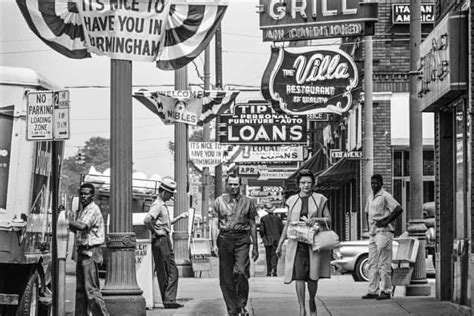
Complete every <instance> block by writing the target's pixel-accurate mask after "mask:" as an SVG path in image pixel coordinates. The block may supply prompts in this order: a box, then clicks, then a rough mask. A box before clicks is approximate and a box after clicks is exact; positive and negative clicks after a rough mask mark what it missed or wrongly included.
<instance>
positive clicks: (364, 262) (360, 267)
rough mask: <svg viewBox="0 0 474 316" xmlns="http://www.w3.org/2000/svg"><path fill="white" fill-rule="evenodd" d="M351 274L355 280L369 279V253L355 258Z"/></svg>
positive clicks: (365, 280) (366, 280) (363, 280)
mask: <svg viewBox="0 0 474 316" xmlns="http://www.w3.org/2000/svg"><path fill="white" fill-rule="evenodd" d="M352 276H353V278H354V280H355V281H357V282H368V281H369V255H368V254H363V255H361V256H360V257H359V259H357V262H356V264H355V267H354V271H353V273H352Z"/></svg>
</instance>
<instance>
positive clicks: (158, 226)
mask: <svg viewBox="0 0 474 316" xmlns="http://www.w3.org/2000/svg"><path fill="white" fill-rule="evenodd" d="M175 193H176V182H175V181H174V180H173V179H171V178H163V180H162V182H161V183H160V185H159V187H158V196H157V197H156V200H155V201H154V202H153V204H151V206H150V211H148V214H147V215H146V216H145V219H144V220H143V223H144V224H145V226H146V227H147V228H148V229H149V230H150V231H151V234H152V248H151V251H152V253H153V260H154V262H155V272H156V276H157V278H158V285H159V288H160V293H161V300H162V302H163V306H164V307H165V308H180V307H183V304H180V303H178V302H176V295H177V294H178V268H177V267H176V262H175V260H174V252H173V245H172V243H171V238H170V233H171V225H173V224H175V223H176V222H178V221H179V220H180V219H183V218H186V217H187V216H188V213H187V212H184V213H181V214H180V215H179V216H177V217H175V218H173V219H172V220H170V215H169V211H168V207H167V206H166V204H165V203H166V201H168V200H169V199H171V198H172V197H173V195H174V194H175Z"/></svg>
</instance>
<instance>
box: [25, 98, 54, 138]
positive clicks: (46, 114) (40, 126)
mask: <svg viewBox="0 0 474 316" xmlns="http://www.w3.org/2000/svg"><path fill="white" fill-rule="evenodd" d="M27 101H28V102H27V107H26V121H27V125H26V139H27V140H53V115H54V108H53V92H51V91H41V92H36V91H35V92H29V93H28V97H27Z"/></svg>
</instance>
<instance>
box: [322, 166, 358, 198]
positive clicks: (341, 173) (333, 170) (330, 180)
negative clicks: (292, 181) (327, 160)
mask: <svg viewBox="0 0 474 316" xmlns="http://www.w3.org/2000/svg"><path fill="white" fill-rule="evenodd" d="M359 162H360V160H357V159H348V158H342V159H341V160H339V161H338V162H336V163H335V164H334V165H332V166H331V167H330V168H328V169H326V170H325V171H324V172H322V173H320V174H319V175H318V176H317V177H316V183H317V185H316V189H317V190H318V191H328V190H337V189H339V188H340V187H341V186H342V185H344V184H346V183H347V182H349V181H351V180H352V179H355V178H356V176H357V173H358V172H359V171H358V170H359V168H358V167H359Z"/></svg>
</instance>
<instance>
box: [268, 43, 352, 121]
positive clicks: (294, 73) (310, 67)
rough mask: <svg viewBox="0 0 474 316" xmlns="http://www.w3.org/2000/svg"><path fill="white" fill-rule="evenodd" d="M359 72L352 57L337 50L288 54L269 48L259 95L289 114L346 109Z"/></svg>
mask: <svg viewBox="0 0 474 316" xmlns="http://www.w3.org/2000/svg"><path fill="white" fill-rule="evenodd" d="M358 82H359V74H358V71H357V66H356V64H355V63H354V61H353V60H352V58H351V56H349V55H348V54H347V53H345V52H344V51H342V50H339V49H324V50H314V49H312V50H310V51H306V52H302V53H291V52H289V51H288V50H286V49H283V48H272V54H271V56H270V61H269V63H268V65H267V68H266V69H265V72H264V74H263V78H262V95H263V96H264V98H265V99H266V100H270V101H271V102H272V104H273V107H274V108H275V109H277V108H278V109H280V110H282V111H284V112H286V113H289V114H298V115H308V114H316V113H336V114H342V113H344V112H347V111H348V110H349V109H350V108H351V106H352V90H353V89H354V88H356V87H357V85H358Z"/></svg>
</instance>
